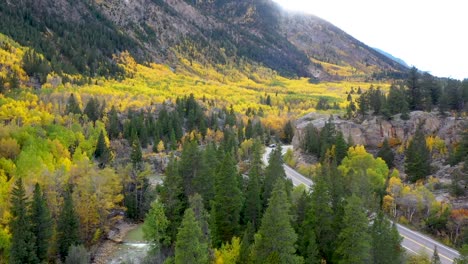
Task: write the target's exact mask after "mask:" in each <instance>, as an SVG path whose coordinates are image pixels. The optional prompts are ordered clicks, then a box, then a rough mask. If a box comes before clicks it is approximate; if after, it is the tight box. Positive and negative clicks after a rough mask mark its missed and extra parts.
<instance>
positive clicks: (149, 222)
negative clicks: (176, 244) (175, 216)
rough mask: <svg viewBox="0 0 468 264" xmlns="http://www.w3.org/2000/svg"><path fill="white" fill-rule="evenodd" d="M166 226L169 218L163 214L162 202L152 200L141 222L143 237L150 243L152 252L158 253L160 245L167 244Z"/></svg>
mask: <svg viewBox="0 0 468 264" xmlns="http://www.w3.org/2000/svg"><path fill="white" fill-rule="evenodd" d="M168 226H169V220H167V218H166V215H165V214H164V206H163V204H162V203H161V202H160V201H158V200H155V201H153V202H152V203H151V209H150V210H149V212H148V213H147V214H146V217H145V222H144V223H143V237H144V239H145V240H146V241H149V243H150V244H151V249H152V251H153V254H158V253H159V251H160V250H161V247H162V246H164V245H168V244H169V242H170V241H169V237H168V235H167V233H166V230H167V227H168Z"/></svg>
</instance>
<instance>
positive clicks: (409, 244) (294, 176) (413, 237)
mask: <svg viewBox="0 0 468 264" xmlns="http://www.w3.org/2000/svg"><path fill="white" fill-rule="evenodd" d="M282 148H283V149H282V150H283V151H282V152H283V154H284V153H286V151H287V150H288V149H290V148H291V149H292V146H291V145H286V146H282ZM271 151H272V149H271V148H266V151H265V154H264V155H263V162H264V163H265V165H267V164H268V157H269V156H270V152H271ZM283 166H284V171H285V172H286V177H288V178H289V179H291V180H292V183H293V185H294V186H298V185H300V184H304V185H305V186H307V187H309V188H310V187H311V186H312V185H313V182H312V181H311V180H310V179H308V178H306V177H304V176H302V175H301V174H300V173H299V172H297V171H295V170H294V169H293V168H291V167H289V166H288V165H286V164H284V165H283ZM397 229H398V232H399V233H400V236H402V237H403V241H402V242H401V246H402V247H403V248H405V249H406V250H407V251H408V252H409V253H411V254H426V255H428V256H429V258H430V257H432V255H433V254H434V247H435V246H437V251H438V252H439V256H440V260H441V262H442V264H451V263H453V260H454V259H455V258H457V257H459V256H460V253H458V251H456V250H455V249H452V248H450V247H447V246H445V245H442V244H441V243H439V242H437V241H435V240H433V239H431V238H429V237H427V236H425V235H422V234H421V233H418V232H416V231H413V230H411V229H409V228H407V227H405V226H402V225H400V224H397Z"/></svg>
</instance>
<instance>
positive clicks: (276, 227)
mask: <svg viewBox="0 0 468 264" xmlns="http://www.w3.org/2000/svg"><path fill="white" fill-rule="evenodd" d="M290 207H291V206H290V204H289V200H288V197H287V195H286V191H285V185H284V181H282V180H278V181H277V182H276V184H275V187H274V189H273V192H272V194H271V198H270V201H269V202H268V208H267V210H266V211H265V215H264V216H263V218H262V224H261V226H260V229H259V230H258V233H257V234H256V235H255V243H254V245H253V249H252V260H253V263H272V262H269V261H271V260H273V259H276V261H278V262H277V263H302V258H301V257H299V256H297V255H295V253H296V248H295V246H294V244H295V243H296V240H297V234H296V233H295V232H294V228H293V227H292V226H291V215H290V214H289V212H290Z"/></svg>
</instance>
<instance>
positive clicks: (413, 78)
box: [406, 67, 424, 110]
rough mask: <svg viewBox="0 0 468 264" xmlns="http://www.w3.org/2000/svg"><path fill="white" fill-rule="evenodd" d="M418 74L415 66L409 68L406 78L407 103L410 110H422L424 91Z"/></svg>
mask: <svg viewBox="0 0 468 264" xmlns="http://www.w3.org/2000/svg"><path fill="white" fill-rule="evenodd" d="M420 77H421V76H420V74H419V72H418V69H416V68H415V67H413V68H411V69H410V71H409V73H408V78H407V80H406V86H407V87H408V103H409V109H410V110H423V107H424V104H423V100H424V98H423V97H424V93H423V88H422V86H421V81H420Z"/></svg>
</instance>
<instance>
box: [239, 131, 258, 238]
mask: <svg viewBox="0 0 468 264" xmlns="http://www.w3.org/2000/svg"><path fill="white" fill-rule="evenodd" d="M250 164H251V166H250V171H249V179H248V182H247V190H246V195H245V196H246V197H245V204H244V214H243V215H244V223H249V222H250V223H251V224H252V226H253V228H254V229H255V230H257V228H258V226H259V225H260V219H261V213H262V200H261V197H260V193H261V185H260V184H261V183H260V178H261V175H262V154H261V143H260V141H258V140H256V141H255V142H254V145H253V147H252V158H251V162H250Z"/></svg>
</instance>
